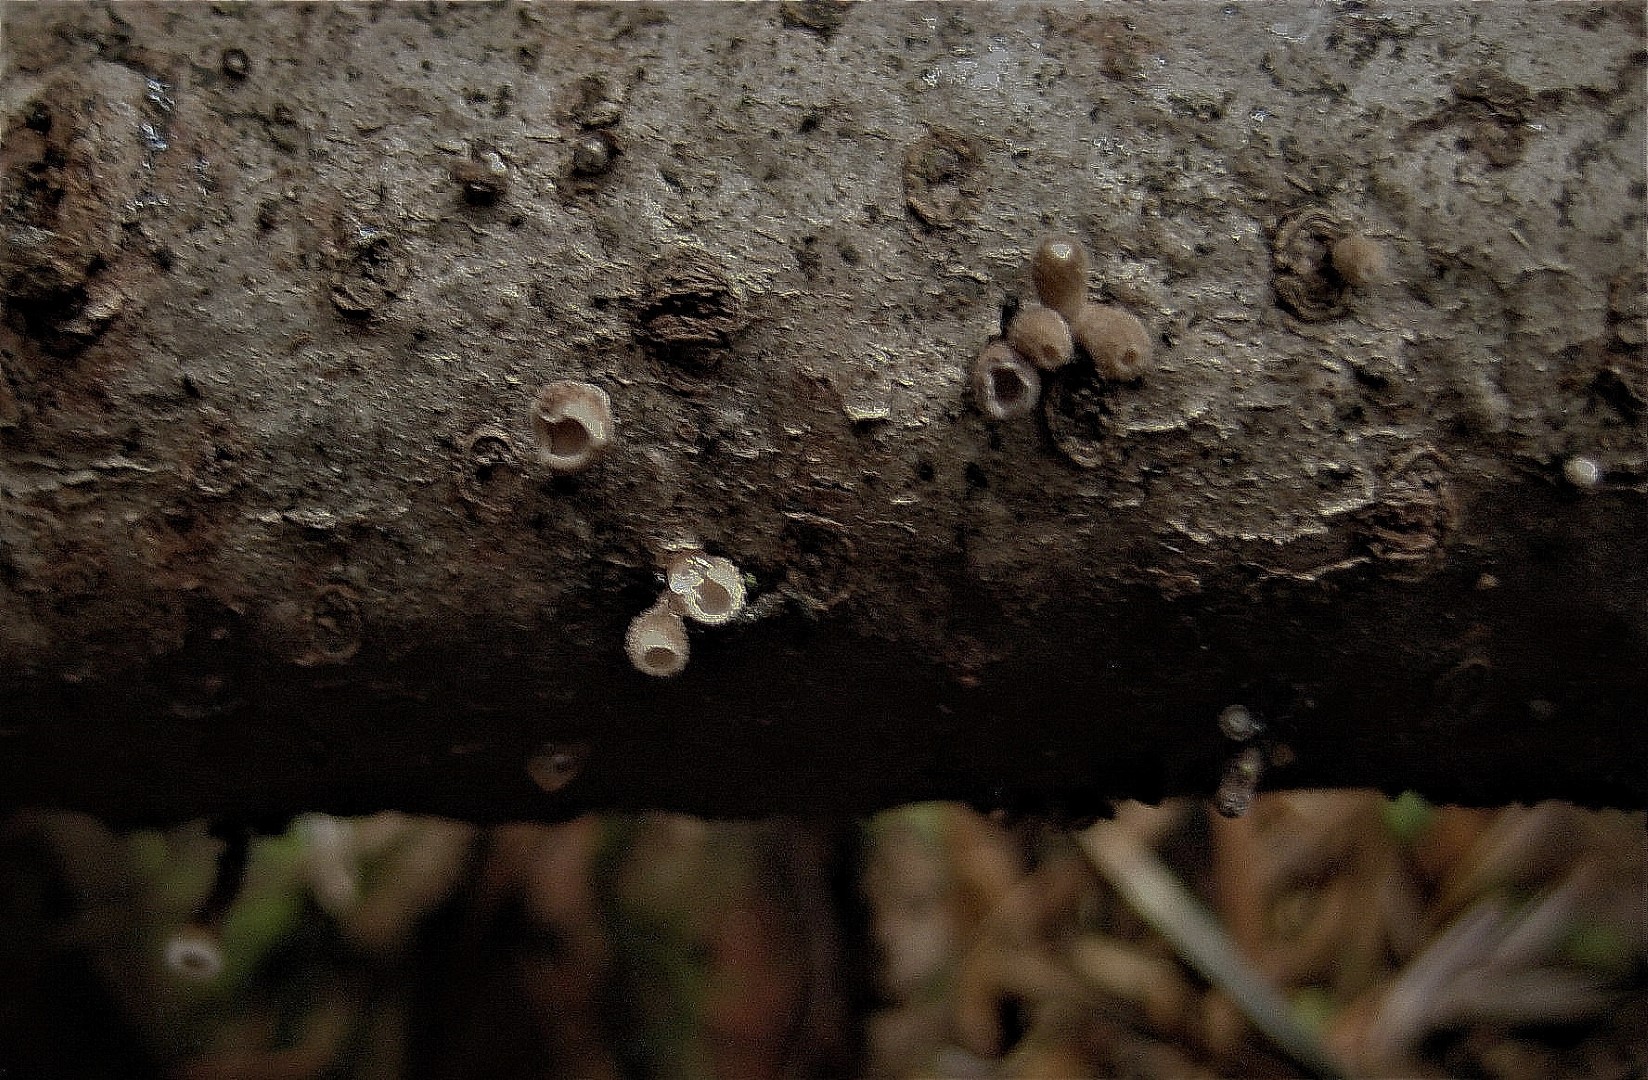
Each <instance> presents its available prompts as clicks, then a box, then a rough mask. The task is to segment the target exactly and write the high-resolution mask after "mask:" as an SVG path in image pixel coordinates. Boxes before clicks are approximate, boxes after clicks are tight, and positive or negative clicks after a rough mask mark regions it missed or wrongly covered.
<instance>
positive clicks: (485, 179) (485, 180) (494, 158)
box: [452, 150, 509, 206]
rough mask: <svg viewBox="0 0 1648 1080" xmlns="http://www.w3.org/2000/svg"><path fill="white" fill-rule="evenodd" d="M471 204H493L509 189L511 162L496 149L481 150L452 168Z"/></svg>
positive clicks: (466, 199) (464, 195)
mask: <svg viewBox="0 0 1648 1080" xmlns="http://www.w3.org/2000/svg"><path fill="white" fill-rule="evenodd" d="M452 178H453V179H454V180H456V181H457V182H458V183H459V184H460V185H461V186H462V187H463V197H464V201H465V202H467V203H469V204H470V205H471V206H491V205H492V204H493V203H495V202H497V201H498V200H499V199H501V198H503V196H504V193H505V192H507V191H508V190H509V163H508V162H506V161H505V160H504V158H503V155H502V154H500V153H498V151H496V150H479V151H476V153H475V155H474V156H473V157H472V158H470V159H469V160H468V161H465V162H461V163H460V164H459V165H458V166H457V168H455V169H453V170H452Z"/></svg>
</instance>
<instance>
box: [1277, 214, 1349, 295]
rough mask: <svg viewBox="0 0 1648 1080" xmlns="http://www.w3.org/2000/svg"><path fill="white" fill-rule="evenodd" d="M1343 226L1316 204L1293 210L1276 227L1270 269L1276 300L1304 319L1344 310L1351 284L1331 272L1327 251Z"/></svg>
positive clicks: (1337, 237)
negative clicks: (1315, 205)
mask: <svg viewBox="0 0 1648 1080" xmlns="http://www.w3.org/2000/svg"><path fill="white" fill-rule="evenodd" d="M1344 233H1345V230H1344V227H1343V226H1341V225H1340V224H1339V223H1338V222H1337V221H1335V220H1334V219H1333V218H1332V217H1330V216H1329V215H1328V214H1327V213H1326V212H1324V211H1322V210H1319V209H1317V208H1316V207H1306V208H1304V209H1302V210H1295V211H1294V212H1293V213H1291V214H1288V215H1287V216H1286V217H1284V218H1283V219H1282V221H1281V223H1280V224H1278V225H1277V227H1276V235H1275V237H1274V238H1273V240H1272V242H1271V252H1270V261H1271V270H1272V274H1273V279H1272V280H1273V284H1274V287H1275V290H1276V300H1277V303H1279V304H1281V306H1282V307H1283V308H1285V309H1287V310H1288V311H1289V312H1291V313H1292V314H1294V315H1296V316H1298V317H1299V318H1300V319H1303V320H1304V321H1305V322H1323V321H1325V320H1327V319H1335V318H1338V317H1340V316H1341V315H1343V314H1344V313H1345V310H1346V300H1347V298H1348V296H1349V294H1350V287H1349V286H1348V285H1347V284H1345V282H1344V281H1342V280H1341V279H1340V278H1339V275H1337V274H1336V273H1334V271H1333V267H1332V264H1331V260H1330V259H1329V253H1330V252H1331V251H1332V250H1333V245H1334V243H1335V242H1336V241H1338V240H1339V238H1340V237H1342V236H1343V235H1344Z"/></svg>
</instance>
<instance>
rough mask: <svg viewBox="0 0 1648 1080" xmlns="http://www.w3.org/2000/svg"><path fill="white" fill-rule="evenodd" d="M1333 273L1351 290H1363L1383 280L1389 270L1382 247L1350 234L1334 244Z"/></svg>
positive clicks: (1331, 257) (1374, 241)
mask: <svg viewBox="0 0 1648 1080" xmlns="http://www.w3.org/2000/svg"><path fill="white" fill-rule="evenodd" d="M1329 258H1330V259H1331V261H1332V262H1333V271H1334V273H1336V274H1338V275H1339V278H1340V280H1341V281H1343V282H1344V283H1345V284H1346V285H1349V286H1351V287H1352V288H1357V289H1365V288H1367V287H1368V286H1370V285H1376V284H1378V283H1379V282H1381V281H1383V280H1384V279H1385V274H1386V271H1387V270H1388V269H1389V267H1388V264H1387V263H1386V261H1385V248H1384V245H1383V244H1381V243H1379V241H1377V240H1373V239H1370V238H1369V237H1366V236H1360V235H1356V234H1352V235H1350V236H1346V237H1342V238H1341V239H1340V240H1338V241H1337V242H1335V243H1334V245H1333V251H1332V254H1331V255H1330V256H1329Z"/></svg>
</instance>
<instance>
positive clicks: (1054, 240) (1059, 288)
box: [1030, 236, 1087, 319]
mask: <svg viewBox="0 0 1648 1080" xmlns="http://www.w3.org/2000/svg"><path fill="white" fill-rule="evenodd" d="M1030 279H1031V281H1032V282H1033V283H1034V285H1035V287H1036V295H1037V296H1039V297H1041V302H1042V303H1044V304H1046V305H1047V306H1048V307H1050V308H1052V309H1053V310H1054V311H1057V312H1058V313H1059V314H1061V315H1063V316H1064V317H1065V318H1066V319H1073V318H1075V315H1076V312H1078V311H1080V310H1081V306H1082V304H1083V303H1085V302H1086V300H1087V249H1086V248H1084V247H1082V243H1081V241H1080V240H1077V239H1076V238H1075V237H1073V236H1049V237H1048V238H1047V239H1045V240H1043V241H1042V242H1041V243H1040V244H1038V245H1037V246H1036V251H1035V254H1034V255H1032V256H1031V257H1030Z"/></svg>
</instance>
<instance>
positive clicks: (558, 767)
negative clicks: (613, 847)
mask: <svg viewBox="0 0 1648 1080" xmlns="http://www.w3.org/2000/svg"><path fill="white" fill-rule="evenodd" d="M684 662H685V661H683V663H684ZM649 674H650V673H649ZM589 750H590V747H589V744H588V743H586V742H569V743H545V744H544V745H543V746H541V747H539V748H538V752H537V753H536V754H533V755H532V756H531V757H530V758H528V759H527V762H526V774H527V776H529V777H531V778H532V782H533V783H534V784H537V785H538V787H539V788H541V789H542V790H543V791H544V792H545V793H546V794H553V793H554V792H557V791H560V790H561V789H562V788H564V787H566V786H567V785H568V784H570V783H572V782H573V781H574V780H576V779H578V774H579V773H580V772H582V771H583V768H584V762H586V761H588V760H589Z"/></svg>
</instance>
